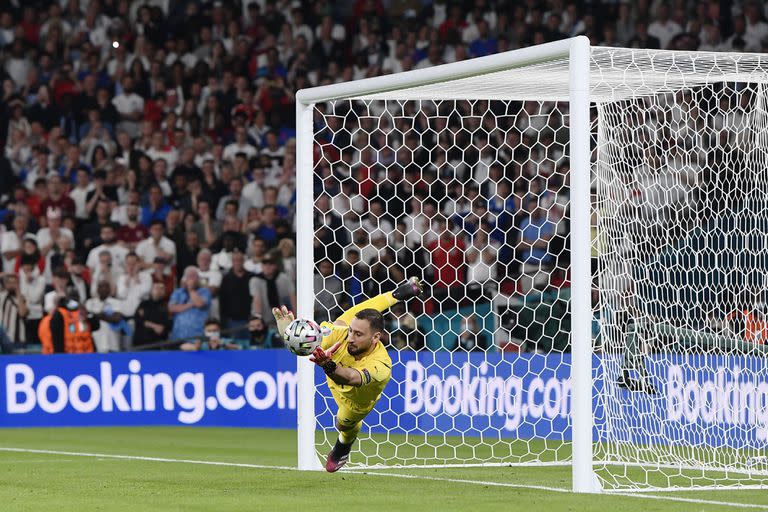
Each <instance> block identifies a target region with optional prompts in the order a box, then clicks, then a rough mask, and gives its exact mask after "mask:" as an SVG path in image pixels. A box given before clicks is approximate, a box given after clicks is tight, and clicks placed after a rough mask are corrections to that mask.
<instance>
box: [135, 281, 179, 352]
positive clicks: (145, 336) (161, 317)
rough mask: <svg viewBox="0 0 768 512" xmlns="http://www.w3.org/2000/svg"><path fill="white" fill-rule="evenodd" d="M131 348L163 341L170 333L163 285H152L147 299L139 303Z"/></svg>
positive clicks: (160, 283) (157, 283)
mask: <svg viewBox="0 0 768 512" xmlns="http://www.w3.org/2000/svg"><path fill="white" fill-rule="evenodd" d="M134 323H135V325H136V327H135V329H134V331H133V346H134V347H141V346H143V345H149V344H152V343H157V342H159V341H162V340H165V339H166V338H167V337H168V333H169V332H170V325H171V324H170V315H169V312H168V303H167V300H166V290H165V285H164V284H163V283H162V282H156V283H152V290H151V291H150V294H149V298H147V299H144V300H143V301H141V303H140V304H139V306H138V307H137V308H136V312H135V314H134Z"/></svg>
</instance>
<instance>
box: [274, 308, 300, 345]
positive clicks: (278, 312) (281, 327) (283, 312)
mask: <svg viewBox="0 0 768 512" xmlns="http://www.w3.org/2000/svg"><path fill="white" fill-rule="evenodd" d="M272 316H274V317H275V322H277V332H278V334H280V338H282V337H283V333H285V328H286V327H288V324H290V323H291V322H293V321H294V320H295V318H294V316H293V311H291V310H289V309H288V308H287V307H285V306H280V307H279V308H272Z"/></svg>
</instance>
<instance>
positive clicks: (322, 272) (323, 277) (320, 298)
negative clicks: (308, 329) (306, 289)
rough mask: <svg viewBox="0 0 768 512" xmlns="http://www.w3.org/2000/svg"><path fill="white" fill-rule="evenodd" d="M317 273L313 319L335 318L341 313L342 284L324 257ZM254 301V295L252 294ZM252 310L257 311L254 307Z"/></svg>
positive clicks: (315, 277)
mask: <svg viewBox="0 0 768 512" xmlns="http://www.w3.org/2000/svg"><path fill="white" fill-rule="evenodd" d="M317 269H318V270H319V274H315V276H314V279H315V283H314V284H315V320H316V321H317V322H323V321H326V320H329V319H331V318H336V316H338V314H340V313H341V303H343V302H344V300H343V298H342V294H343V293H344V285H343V283H342V281H341V279H339V277H338V276H336V275H335V274H334V273H333V263H331V261H330V260H328V259H324V260H322V261H320V263H318V265H317ZM254 301H255V296H254ZM254 311H258V310H256V309H254Z"/></svg>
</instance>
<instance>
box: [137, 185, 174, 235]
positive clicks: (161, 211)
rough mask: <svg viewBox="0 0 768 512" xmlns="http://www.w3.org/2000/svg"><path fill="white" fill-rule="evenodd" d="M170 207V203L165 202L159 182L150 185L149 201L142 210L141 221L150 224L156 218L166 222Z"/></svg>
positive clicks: (146, 224)
mask: <svg viewBox="0 0 768 512" xmlns="http://www.w3.org/2000/svg"><path fill="white" fill-rule="evenodd" d="M170 209H171V207H170V205H168V204H166V203H165V199H164V198H163V191H162V189H161V188H160V186H159V185H157V184H155V185H152V186H150V187H149V202H148V203H147V205H146V206H144V208H142V210H141V223H142V224H144V225H145V226H149V225H150V224H152V221H155V220H159V221H160V222H165V217H166V216H167V215H168V212H169V211H170Z"/></svg>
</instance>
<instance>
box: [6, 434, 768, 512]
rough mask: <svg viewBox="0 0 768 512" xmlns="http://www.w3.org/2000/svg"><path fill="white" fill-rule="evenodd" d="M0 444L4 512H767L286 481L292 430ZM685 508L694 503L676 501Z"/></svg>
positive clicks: (744, 497)
mask: <svg viewBox="0 0 768 512" xmlns="http://www.w3.org/2000/svg"><path fill="white" fill-rule="evenodd" d="M0 433H1V437H2V440H0V510H2V511H4V512H5V511H7V512H15V511H53V512H65V511H78V512H81V511H88V512H90V511H113V510H114V511H122V510H125V511H131V512H137V511H143V510H152V511H184V512H188V511H260V510H264V511H283V510H285V511H301V512H308V511H314V510H332V511H351V510H366V511H373V512H375V511H377V510H382V511H388V512H390V511H411V510H414V511H419V512H426V511H427V510H440V511H454V510H455V511H479V510H490V511H502V510H504V511H510V510H512V511H516V510H520V511H525V512H532V511H546V512H550V511H560V510H573V511H600V512H606V511H611V512H620V511H635V510H637V511H640V510H643V511H698V510H739V509H741V510H761V509H764V510H768V492H766V491H717V492H715V491H706V492H699V491H691V492H678V493H666V494H659V493H657V494H652V495H647V494H644V496H646V497H645V498H643V497H637V496H626V495H575V494H571V493H568V492H558V491H556V490H553V489H568V488H569V487H570V479H571V476H570V468H567V467H538V468H524V467H495V468H445V469H423V468H422V469H404V468H398V469H389V470H376V471H367V472H362V471H344V472H340V473H337V474H334V475H329V474H326V473H322V472H299V471H295V470H291V469H288V468H290V467H292V466H294V465H295V463H296V432H295V431H289V430H260V429H234V428H200V427H195V428H172V427H152V428H150V427H142V428H56V429H53V428H51V429H4V430H0ZM8 449H20V450H38V451H49V452H58V453H40V452H34V451H9V450H8ZM84 454H89V455H87V456H84ZM104 455H119V456H132V457H145V458H146V457H152V458H158V459H165V460H140V459H127V458H109V457H105V456H104ZM194 461H211V462H217V463H223V464H221V465H204V464H200V463H195V462H194ZM237 464H241V465H243V466H237ZM250 466H262V467H250ZM281 467H282V468H284V469H280V468H281ZM657 498H663V499H657ZM669 498H671V499H669ZM681 499H683V500H688V501H675V500H681ZM739 505H742V506H744V505H746V506H747V507H748V508H737V507H738V506H739Z"/></svg>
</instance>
